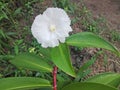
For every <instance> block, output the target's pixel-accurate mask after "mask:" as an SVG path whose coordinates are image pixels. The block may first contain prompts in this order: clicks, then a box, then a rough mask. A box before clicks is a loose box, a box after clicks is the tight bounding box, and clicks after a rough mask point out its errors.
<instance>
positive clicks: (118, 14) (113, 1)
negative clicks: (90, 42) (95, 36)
mask: <svg viewBox="0 0 120 90" xmlns="http://www.w3.org/2000/svg"><path fill="white" fill-rule="evenodd" d="M76 1H77V2H78V0H76ZM83 2H84V3H85V5H86V7H87V8H88V9H89V10H90V11H91V12H92V14H93V17H95V18H99V17H100V16H103V17H104V18H105V19H106V21H107V27H108V29H107V30H106V31H107V32H110V31H112V30H115V31H117V32H120V0H83ZM103 36H105V35H103ZM105 37H107V36H105ZM112 43H114V45H116V47H118V48H119V50H120V42H118V41H117V42H112ZM87 51H88V52H87V53H89V55H91V52H92V53H93V52H94V51H95V49H87ZM106 53H107V56H108V58H107V61H108V63H107V64H106V65H104V61H103V60H104V55H100V56H99V58H98V60H97V61H96V63H95V64H94V65H93V67H92V70H93V74H96V73H101V72H120V65H119V64H118V63H119V61H120V59H118V58H116V57H115V55H113V54H111V53H109V52H106ZM84 56H85V55H84ZM86 56H87V55H86ZM86 56H85V57H86ZM87 57H88V56H87Z"/></svg>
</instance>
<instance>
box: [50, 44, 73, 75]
mask: <svg viewBox="0 0 120 90" xmlns="http://www.w3.org/2000/svg"><path fill="white" fill-rule="evenodd" d="M51 58H52V61H53V62H54V64H55V65H56V66H57V67H58V68H60V69H61V70H63V71H64V72H65V73H67V74H69V75H71V76H73V77H75V72H74V68H73V66H72V63H71V60H70V52H69V49H68V47H67V45H66V44H60V45H59V46H58V47H55V48H51Z"/></svg>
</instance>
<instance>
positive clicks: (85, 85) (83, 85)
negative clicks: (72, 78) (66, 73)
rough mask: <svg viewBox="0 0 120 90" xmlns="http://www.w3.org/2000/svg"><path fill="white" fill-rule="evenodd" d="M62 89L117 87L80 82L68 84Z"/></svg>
mask: <svg viewBox="0 0 120 90" xmlns="http://www.w3.org/2000/svg"><path fill="white" fill-rule="evenodd" d="M62 90H117V89H116V88H113V87H110V86H107V85H104V84H99V83H90V82H82V83H72V84H69V85H67V86H65V87H63V89H62Z"/></svg>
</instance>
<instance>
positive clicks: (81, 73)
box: [75, 51, 102, 81]
mask: <svg viewBox="0 0 120 90" xmlns="http://www.w3.org/2000/svg"><path fill="white" fill-rule="evenodd" d="M101 53H102V52H101V51H99V52H97V54H96V55H94V56H93V57H92V58H91V59H90V60H88V61H87V62H86V63H85V64H83V65H82V66H81V67H80V69H79V70H78V73H77V77H76V79H75V81H79V80H80V79H81V78H84V77H85V76H86V75H87V74H89V73H90V72H91V70H89V67H90V66H91V65H92V64H94V62H95V61H96V60H97V59H96V58H97V56H98V55H99V54H101Z"/></svg>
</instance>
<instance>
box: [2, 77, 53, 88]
mask: <svg viewBox="0 0 120 90" xmlns="http://www.w3.org/2000/svg"><path fill="white" fill-rule="evenodd" d="M44 87H49V88H51V87H52V86H51V85H50V82H49V81H48V80H45V79H41V78H33V77H10V78H3V79H0V90H30V89H36V88H44Z"/></svg>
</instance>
